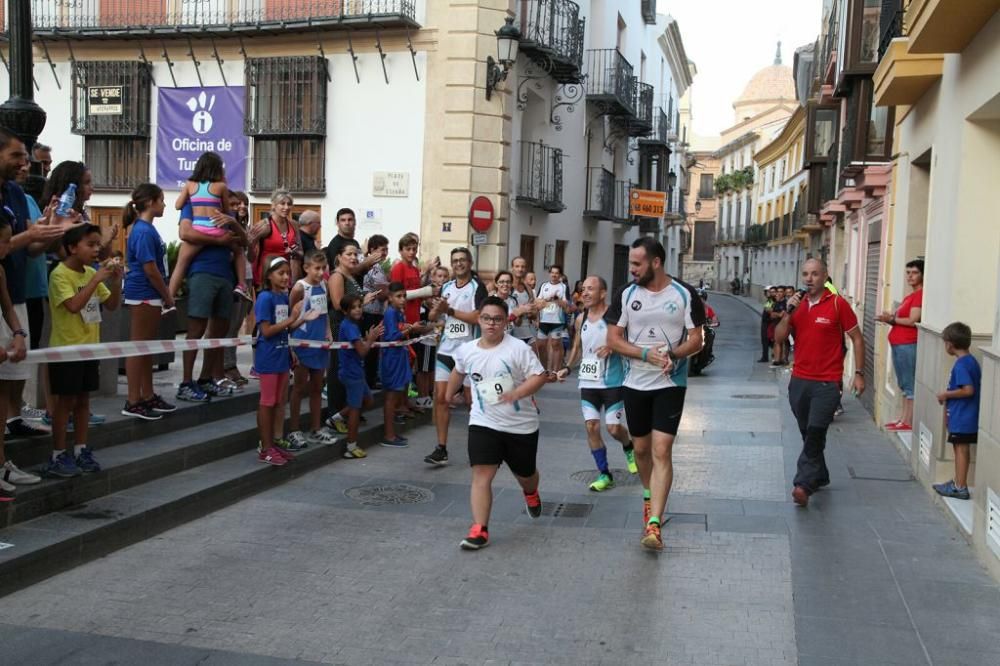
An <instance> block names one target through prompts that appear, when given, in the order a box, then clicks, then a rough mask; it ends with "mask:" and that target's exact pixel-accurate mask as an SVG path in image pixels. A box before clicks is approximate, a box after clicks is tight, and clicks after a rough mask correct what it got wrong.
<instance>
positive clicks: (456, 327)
mask: <svg viewBox="0 0 1000 666" xmlns="http://www.w3.org/2000/svg"><path fill="white" fill-rule="evenodd" d="M441 298H443V299H445V300H446V301H448V305H449V306H450V307H451V308H452V309H453V310H455V312H475V311H476V310H478V309H479V308H480V306H482V304H483V301H484V300H485V299H486V287H485V286H484V285H483V283H482V282H480V281H479V280H478V279H477V278H475V277H473V278H470V279H469V281H468V282H466V283H465V284H464V285H462V286H461V287H459V286H458V282H456V281H455V280H451V281H450V282H446V283H445V284H444V286H443V287H441ZM478 335H479V327H478V326H476V325H474V324H470V323H469V322H467V321H462V320H461V319H459V318H457V317H447V318H446V319H445V321H444V330H443V331H442V334H441V342H440V343H439V344H438V353H439V354H444V355H445V356H452V355H453V354H454V353H455V350H456V349H458V348H459V347H461V346H462V345H463V344H465V343H466V342H469V341H470V340H473V339H475V338H476V337H477V336H478Z"/></svg>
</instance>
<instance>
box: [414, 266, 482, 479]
mask: <svg viewBox="0 0 1000 666" xmlns="http://www.w3.org/2000/svg"><path fill="white" fill-rule="evenodd" d="M451 273H452V276H453V277H454V279H453V280H452V281H451V282H446V283H445V285H444V286H443V287H441V300H440V301H439V302H438V303H437V305H435V306H434V308H433V309H432V310H431V311H430V313H428V319H429V320H430V321H436V320H437V319H438V317H440V316H441V315H445V320H444V329H443V331H442V332H441V342H440V343H438V348H437V358H436V360H435V370H434V425H435V426H437V435H438V445H437V447H435V449H434V450H433V451H431V453H430V454H429V455H427V456H425V457H424V462H425V463H427V464H428V465H447V464H448V425H449V424H450V423H451V412H450V411H449V407H450V404H451V397H452V396H453V395H455V391H457V390H458V387H457V386H456V387H455V390H454V391H452V392H450V393H448V392H447V390H448V378H449V377H450V376H451V371H452V368H454V367H455V359H454V354H455V351H456V350H457V349H458V348H459V347H461V346H462V345H463V344H464V343H466V342H469V341H471V340H473V339H475V337H476V335H477V331H476V327H477V324H478V323H479V306H480V305H482V303H483V300H484V299H485V298H486V286H485V285H484V284H483V283H482V282H481V281H480V280H479V278H477V277H476V276H475V275H473V273H472V253H470V252H469V250H468V248H464V247H456V248H455V249H454V250H452V251H451ZM465 397H466V402H469V392H468V389H466V396H465Z"/></svg>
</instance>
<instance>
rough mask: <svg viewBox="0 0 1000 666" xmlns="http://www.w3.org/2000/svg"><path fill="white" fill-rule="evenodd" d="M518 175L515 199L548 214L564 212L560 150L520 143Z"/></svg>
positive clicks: (541, 145)
mask: <svg viewBox="0 0 1000 666" xmlns="http://www.w3.org/2000/svg"><path fill="white" fill-rule="evenodd" d="M519 143H520V145H521V174H520V179H519V181H518V188H517V200H518V201H523V202H524V203H527V204H530V205H532V206H536V207H538V208H541V209H542V210H545V211H548V212H550V213H559V212H561V211H563V210H565V209H566V205H565V204H564V203H563V200H562V189H563V187H562V186H563V163H562V158H563V155H562V150H561V149H559V148H553V147H552V146H546V145H545V144H543V143H532V142H530V141H521V142H519Z"/></svg>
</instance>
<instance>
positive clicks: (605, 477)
mask: <svg viewBox="0 0 1000 666" xmlns="http://www.w3.org/2000/svg"><path fill="white" fill-rule="evenodd" d="M614 487H615V480H614V479H612V478H611V475H610V474H605V473H604V472H601V473H600V474H599V475H598V476H597V478H596V479H594V482H593V483H591V484H590V489H591V490H593V491H594V492H595V493H600V492H603V491H605V490H607V489H608V488H614Z"/></svg>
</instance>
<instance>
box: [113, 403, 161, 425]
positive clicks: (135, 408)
mask: <svg viewBox="0 0 1000 666" xmlns="http://www.w3.org/2000/svg"><path fill="white" fill-rule="evenodd" d="M122 416H130V417H132V418H134V419H142V420H143V421H159V420H160V419H162V418H163V415H162V414H157V413H156V412H154V411H153V410H152V409H151V408H150V406H149V404H148V403H145V402H137V403H135V404H134V405H133V404H132V403H130V402H129V401H128V400H126V401H125V406H124V407H122Z"/></svg>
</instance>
